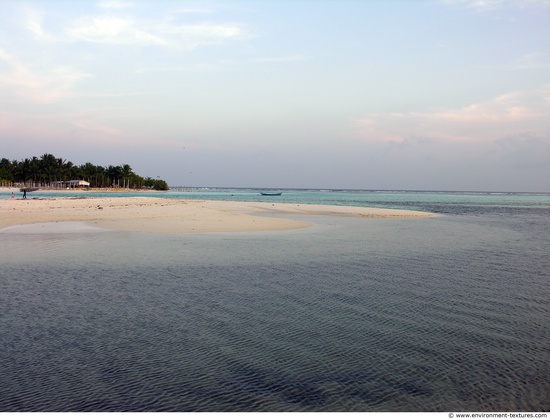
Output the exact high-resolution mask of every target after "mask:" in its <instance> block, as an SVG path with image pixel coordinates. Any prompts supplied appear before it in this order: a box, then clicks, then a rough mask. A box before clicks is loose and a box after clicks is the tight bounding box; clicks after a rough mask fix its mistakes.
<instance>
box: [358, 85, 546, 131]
mask: <svg viewBox="0 0 550 419" xmlns="http://www.w3.org/2000/svg"><path fill="white" fill-rule="evenodd" d="M549 118H550V87H549V86H544V87H543V88H541V89H540V90H538V91H529V92H528V91H524V92H511V93H507V94H504V95H501V96H498V97H496V98H493V99H491V100H488V101H486V102H480V103H474V104H470V105H468V106H465V107H463V108H458V109H442V110H435V111H432V112H403V113H370V114H368V115H367V116H366V117H364V118H361V119H359V120H357V121H355V123H356V126H357V127H358V129H359V137H360V138H362V139H365V140H369V141H397V142H402V141H404V139H406V138H409V137H418V138H422V137H428V138H433V139H439V140H450V141H483V140H494V139H496V138H499V137H503V136H507V135H510V133H517V132H535V133H536V132H538V133H540V132H543V131H544V130H547V129H548V122H547V121H548V120H549Z"/></svg>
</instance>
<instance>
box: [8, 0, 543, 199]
mask: <svg viewBox="0 0 550 419" xmlns="http://www.w3.org/2000/svg"><path fill="white" fill-rule="evenodd" d="M45 153H50V154H53V155H55V156H56V157H62V158H65V159H67V160H69V161H71V162H73V163H74V164H76V165H80V164H84V163H86V162H92V163H94V164H96V165H101V166H108V165H121V164H129V165H130V166H131V167H132V168H133V170H134V172H136V173H138V174H139V175H141V176H144V177H145V176H150V177H153V178H156V177H160V178H161V179H164V180H166V181H167V182H168V184H169V185H171V186H195V187H252V188H320V189H325V188H326V189H375V190H383V189H384V190H446V191H509V192H550V0H522V1H520V0H517V1H512V0H424V1H415V0H403V1H398V0H384V1H382V0H379V1H377V0H371V1H369V0H262V1H253V0H246V1H245V0H224V1H215V0H213V1H210V0H190V1H187V0H177V1H176V0H156V1H154V2H153V1H138V0H97V1H94V0H90V1H88V0H28V1H25V0H0V157H3V158H8V159H9V160H21V159H24V158H30V157H32V156H37V157H40V156H41V155H43V154H45Z"/></svg>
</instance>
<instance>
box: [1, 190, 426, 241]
mask: <svg viewBox="0 0 550 419" xmlns="http://www.w3.org/2000/svg"><path fill="white" fill-rule="evenodd" d="M281 214H284V215H285V218H279V217H278V215H281ZM292 214H301V215H333V216H354V217H371V218H372V217H376V218H396V217H398V218H411V217H429V216H434V215H435V214H431V213H425V212H418V211H405V210H391V209H380V208H362V207H341V206H329V205H304V204H280V203H259V202H228V201H197V200H177V199H166V198H150V197H131V198H121V197H113V198H103V197H102V198H77V197H75V198H73V197H71V198H52V199H11V198H8V199H2V200H0V229H1V228H5V227H8V226H14V225H20V224H35V223H48V222H61V221H84V222H87V223H89V224H90V225H94V226H96V227H101V228H106V229H111V230H118V231H136V232H137V231H139V232H151V233H173V234H182V233H208V232H252V231H273V230H290V229H298V228H305V227H308V226H310V224H309V223H307V222H305V221H300V220H293V219H291V218H292V217H290V218H289V217H286V216H287V215H292Z"/></svg>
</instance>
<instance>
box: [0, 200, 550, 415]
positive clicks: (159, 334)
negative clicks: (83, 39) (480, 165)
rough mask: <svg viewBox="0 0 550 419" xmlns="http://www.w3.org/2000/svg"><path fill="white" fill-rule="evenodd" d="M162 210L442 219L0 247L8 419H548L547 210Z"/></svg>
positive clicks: (0, 236) (432, 206) (83, 238)
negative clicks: (156, 415) (240, 416)
mask: <svg viewBox="0 0 550 419" xmlns="http://www.w3.org/2000/svg"><path fill="white" fill-rule="evenodd" d="M34 194H35V193H32V194H30V195H29V196H30V197H33V196H37V197H38V196H43V197H46V196H47V195H46V194H42V193H40V192H36V195H34ZM93 196H97V195H96V194H94V195H93ZM108 196H112V195H111V194H109V195H108ZM154 196H165V197H166V198H182V197H183V198H193V199H233V200H269V201H274V202H298V203H326V204H332V205H366V206H388V207H392V208H408V209H420V210H428V211H434V212H437V213H439V214H442V216H441V217H436V218H426V219H403V220H393V219H356V218H350V217H345V218H339V217H328V216H288V217H291V218H295V217H298V218H300V219H305V220H307V221H310V222H311V223H312V224H313V226H312V227H310V228H307V229H302V230H294V231H283V232H265V233H223V234H222V233H219V234H218V233H215V234H192V235H159V234H145V233H119V232H109V231H103V230H91V229H84V228H82V226H80V225H78V224H75V225H74V228H73V229H72V230H69V229H67V228H61V229H60V230H59V232H55V228H53V231H52V229H50V230H48V231H47V232H40V231H34V232H32V231H31V232H29V231H19V232H18V230H17V229H15V230H9V231H6V230H4V231H0V262H1V264H0V278H1V280H0V314H1V319H2V321H1V322H0V336H1V338H0V339H1V344H2V351H1V352H0V368H1V374H0V411H461V410H462V411H548V410H549V408H550V404H549V400H550V398H549V395H550V384H549V381H548V377H549V376H550V366H549V362H548V359H549V358H548V354H549V353H550V332H549V328H548V323H549V320H550V309H549V305H548V301H549V297H550V276H549V274H548V272H550V261H549V259H550V258H549V257H548V249H550V218H549V215H550V207H549V198H550V197H549V195H547V194H473V193H470V194H468V193H424V192H422V193H414V192H408V193H407V192H367V191H365V192H358V191H354V192H349V191H283V195H282V196H281V197H260V196H259V191H250V190H248V191H243V190H216V191H194V192H192V193H175V192H169V193H166V194H163V195H159V194H155V195H154Z"/></svg>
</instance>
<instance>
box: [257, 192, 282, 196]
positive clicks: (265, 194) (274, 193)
mask: <svg viewBox="0 0 550 419" xmlns="http://www.w3.org/2000/svg"><path fill="white" fill-rule="evenodd" d="M282 194H283V193H282V192H260V195H263V196H281V195H282Z"/></svg>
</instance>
